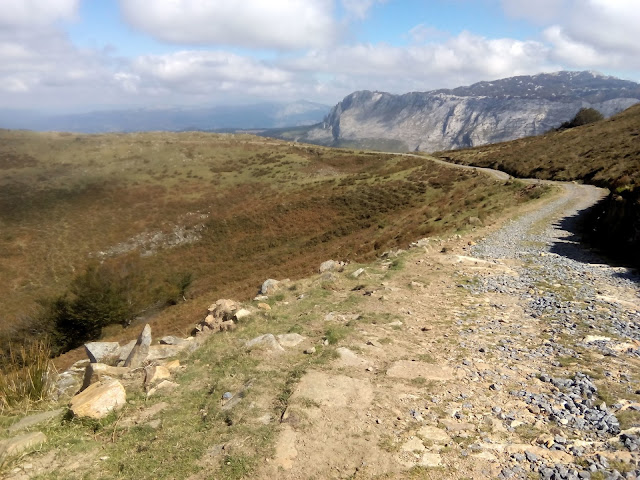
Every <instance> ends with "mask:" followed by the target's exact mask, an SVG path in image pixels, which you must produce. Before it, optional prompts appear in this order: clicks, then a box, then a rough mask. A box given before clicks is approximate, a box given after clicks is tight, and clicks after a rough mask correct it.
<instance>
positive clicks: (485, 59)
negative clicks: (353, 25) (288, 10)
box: [287, 32, 557, 93]
mask: <svg viewBox="0 0 640 480" xmlns="http://www.w3.org/2000/svg"><path fill="white" fill-rule="evenodd" d="M287 66H288V67H289V68H292V69H295V70H298V71H304V72H308V73H314V72H323V73H325V74H327V75H330V74H332V73H333V74H336V75H337V76H336V77H333V80H334V81H335V83H336V86H338V84H342V85H343V86H344V87H346V88H351V89H353V90H355V89H370V90H390V91H394V92H402V93H404V92H406V91H409V90H412V89H413V90H427V89H432V88H440V87H455V86H459V85H462V84H468V83H473V82H476V81H479V80H489V79H496V78H501V77H508V76H512V75H519V74H528V73H538V72H540V71H541V70H553V69H557V66H556V65H552V64H550V63H549V62H548V49H547V47H546V46H545V45H543V44H542V43H540V42H534V41H527V42H523V41H519V40H513V39H494V40H492V39H486V38H483V37H479V36H475V35H472V34H471V33H468V32H463V33H461V34H460V35H458V36H457V37H453V38H451V39H449V40H447V41H445V42H443V43H439V44H435V43H434V44H426V45H414V46H410V47H394V46H390V45H384V44H377V45H371V44H361V45H354V46H340V47H337V48H335V49H332V50H323V51H313V52H310V53H308V54H307V55H305V56H304V57H301V58H298V59H294V60H290V61H289V62H288V63H287ZM325 83H327V81H325ZM347 93H348V92H347Z"/></svg>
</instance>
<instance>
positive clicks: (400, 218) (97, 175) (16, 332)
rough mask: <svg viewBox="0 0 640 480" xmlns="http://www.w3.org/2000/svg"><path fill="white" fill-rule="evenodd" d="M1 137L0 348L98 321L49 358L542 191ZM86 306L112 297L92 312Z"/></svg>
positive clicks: (413, 166)
mask: <svg viewBox="0 0 640 480" xmlns="http://www.w3.org/2000/svg"><path fill="white" fill-rule="evenodd" d="M0 136H1V137H2V143H1V145H2V147H1V148H2V152H0V159H1V161H0V166H1V168H2V172H3V175H2V178H1V180H0V181H1V182H2V185H1V187H2V189H1V191H0V205H1V208H0V221H1V222H2V238H1V239H0V242H2V243H1V249H0V250H1V251H2V252H3V256H2V259H1V261H0V272H1V274H2V275H1V277H0V278H1V280H0V294H1V295H0V296H1V298H2V317H3V318H2V323H1V325H2V330H3V332H4V338H5V340H4V344H5V345H6V344H8V341H9V340H11V339H12V340H13V341H18V342H19V341H20V339H21V338H27V337H32V336H34V335H35V336H38V335H46V334H52V333H53V334H54V336H55V334H56V331H55V328H54V326H53V325H52V323H53V322H52V318H56V315H57V313H56V310H55V309H56V308H57V309H58V310H57V311H60V308H62V307H63V306H64V307H65V308H66V307H70V308H75V309H76V311H78V312H79V311H80V310H81V309H82V310H83V312H84V313H83V315H84V316H85V317H87V314H86V312H89V315H88V317H90V318H95V319H102V320H100V322H101V324H98V325H93V324H92V325H91V326H90V327H91V329H93V330H92V331H93V332H94V333H93V334H91V332H88V331H87V329H86V328H85V329H83V328H84V327H85V325H82V324H80V325H78V324H74V325H71V326H69V325H66V326H65V327H64V328H65V329H66V330H67V331H73V332H74V333H73V335H65V334H64V333H61V334H60V335H59V336H60V337H62V338H61V342H60V343H61V345H60V347H59V348H60V350H59V351H60V353H62V351H64V350H67V349H69V348H75V347H78V346H81V345H82V343H83V342H84V341H85V340H87V338H86V337H88V336H91V335H95V334H96V333H95V332H96V331H97V332H98V334H99V332H100V330H103V336H105V337H108V338H115V339H124V338H126V337H127V336H131V335H135V333H131V329H130V328H129V327H128V326H129V325H131V326H133V327H135V326H136V325H140V324H143V323H144V322H145V321H148V320H149V319H153V325H154V328H155V329H156V330H158V331H159V333H162V334H185V333H186V332H187V330H188V329H190V328H191V325H192V323H193V322H194V321H195V319H196V317H197V312H198V311H199V308H200V307H199V304H200V303H201V302H203V301H204V300H203V299H205V298H207V299H211V298H219V297H224V296H233V297H234V298H237V299H239V300H245V299H249V298H251V297H252V296H253V295H254V294H255V291H256V285H257V284H259V283H260V282H261V281H262V280H264V278H268V277H279V278H286V277H290V278H298V277H300V276H305V275H307V274H309V273H310V272H311V271H313V269H314V268H315V266H316V265H317V264H318V263H320V262H321V261H323V260H325V259H326V258H331V257H334V258H339V259H344V260H349V261H367V260H371V259H373V258H375V257H376V256H378V255H380V254H381V253H382V252H384V251H385V250H387V249H389V248H392V247H394V246H401V245H404V244H406V243H408V242H410V241H412V240H414V239H416V238H420V237H422V236H425V235H436V234H441V233H445V232H454V231H457V230H464V229H468V228H470V224H469V220H468V219H469V218H471V217H473V218H477V219H480V221H486V222H491V221H492V219H495V218H497V217H498V215H499V214H500V213H501V212H502V211H503V210H504V209H505V207H507V206H509V205H512V204H518V203H520V202H524V201H526V200H528V199H530V198H535V197H536V196H539V195H542V194H543V193H544V192H545V190H546V189H545V187H542V186H539V187H535V188H531V187H530V186H526V185H524V184H520V183H518V182H505V181H504V180H503V181H502V182H497V181H495V180H493V179H490V178H487V177H486V176H484V175H480V174H478V173H477V172H475V171H464V170H460V169H455V168H452V167H448V166H445V165H441V164H434V163H432V162H431V161H430V160H428V159H426V158H422V157H415V156H408V157H407V156H403V155H385V154H378V153H374V152H364V151H353V150H332V149H327V148H323V147H315V146H308V145H299V144H290V143H287V142H283V141H274V140H265V139H261V138H259V137H253V136H249V135H220V134H206V133H176V134H171V133H145V134H127V135H121V134H120V135H117V134H112V135H75V134H64V133H32V132H13V131H3V132H0ZM85 285H90V286H92V287H91V288H93V289H94V290H91V288H89V289H87V288H85V287H84V286H85ZM95 291H98V292H104V291H108V292H110V297H109V298H108V299H104V300H100V302H98V305H96V302H95V301H93V300H91V298H94V297H95V293H94V292H95ZM78 299H79V301H76V300H78ZM84 299H87V302H85V303H82V302H84ZM58 300H60V301H61V302H62V303H60V302H58ZM56 302H58V303H56ZM114 304H115V306H114ZM116 307H117V308H116ZM78 316H80V317H82V315H81V314H80V313H78ZM80 321H82V318H80ZM95 323H98V322H95ZM52 328H54V330H53V331H52ZM96 329H97V330H96ZM89 330H90V329H89ZM68 338H73V339H74V341H73V342H72V343H68V342H67V341H66V340H67V339H68Z"/></svg>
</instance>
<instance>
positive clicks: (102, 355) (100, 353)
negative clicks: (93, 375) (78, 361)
mask: <svg viewBox="0 0 640 480" xmlns="http://www.w3.org/2000/svg"><path fill="white" fill-rule="evenodd" d="M84 349H85V351H86V352H87V357H89V361H91V363H111V361H115V360H117V358H118V355H119V354H120V344H119V343H118V342H89V343H85V345H84Z"/></svg>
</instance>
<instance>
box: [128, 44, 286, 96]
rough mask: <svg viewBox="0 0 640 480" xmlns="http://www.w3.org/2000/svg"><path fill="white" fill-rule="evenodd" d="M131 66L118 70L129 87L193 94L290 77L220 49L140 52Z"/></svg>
mask: <svg viewBox="0 0 640 480" xmlns="http://www.w3.org/2000/svg"><path fill="white" fill-rule="evenodd" d="M131 70H132V72H133V76H131V75H126V74H123V73H122V72H121V73H119V76H120V81H121V82H122V80H123V79H124V80H126V81H125V84H126V85H128V88H129V89H130V87H131V85H132V83H133V82H137V83H138V88H139V89H140V88H141V89H143V90H148V89H149V88H151V89H152V90H153V91H154V92H166V93H171V92H174V93H175V92H181V93H184V94H192V95H195V96H211V95H215V94H216V93H218V92H220V91H223V90H226V91H228V90H233V91H234V93H235V94H239V93H241V92H243V91H247V90H250V89H252V88H256V89H260V88H264V87H269V86H283V87H284V86H286V85H287V84H288V83H289V82H290V81H291V78H292V75H291V74H290V73H289V72H286V71H284V70H282V69H279V68H276V67H273V66H269V65H267V64H265V63H263V62H260V61H257V60H254V59H251V58H249V57H242V56H239V55H235V54H232V53H228V52H221V51H214V52H202V51H182V52H177V53H172V54H168V55H148V56H143V57H139V58H138V59H136V60H135V61H134V62H133V63H132V65H131ZM135 79H137V80H135Z"/></svg>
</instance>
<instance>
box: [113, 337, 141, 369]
mask: <svg viewBox="0 0 640 480" xmlns="http://www.w3.org/2000/svg"><path fill="white" fill-rule="evenodd" d="M135 346H136V340H131V341H130V342H129V343H126V344H124V345H123V346H122V347H120V355H118V363H117V364H116V365H118V366H122V365H124V362H126V361H127V358H129V355H131V350H133V347H135Z"/></svg>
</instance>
